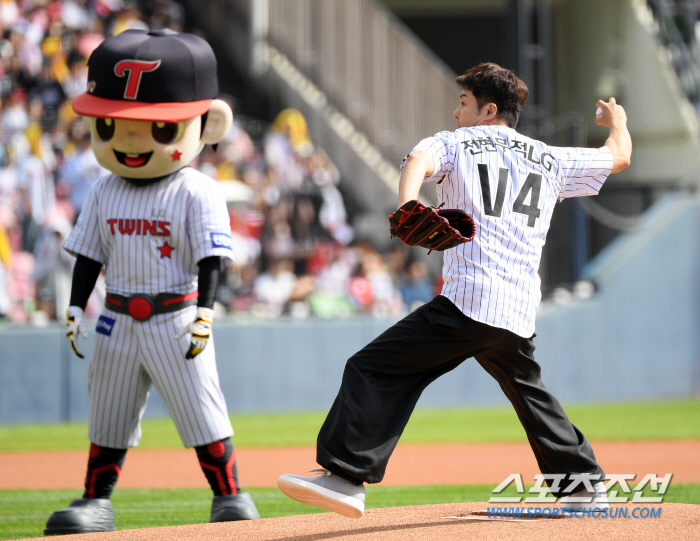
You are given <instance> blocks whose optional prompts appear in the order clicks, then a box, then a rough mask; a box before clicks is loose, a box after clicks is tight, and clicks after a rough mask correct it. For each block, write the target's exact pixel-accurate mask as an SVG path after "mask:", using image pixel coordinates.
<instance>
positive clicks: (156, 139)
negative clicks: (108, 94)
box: [83, 100, 233, 179]
mask: <svg viewBox="0 0 700 541" xmlns="http://www.w3.org/2000/svg"><path fill="white" fill-rule="evenodd" d="M83 118H84V119H85V123H86V124H87V125H88V128H89V129H90V134H91V136H92V150H93V152H94V153H95V157H96V158H97V162H98V163H99V164H100V165H101V166H102V167H104V168H105V169H108V170H110V171H111V172H112V173H115V174H117V175H119V176H122V177H125V178H135V179H149V178H157V177H163V176H165V175H169V174H170V173H174V172H175V171H177V170H179V169H182V168H183V167H184V166H186V165H187V164H188V163H190V162H191V161H192V160H194V159H195V158H196V157H197V155H199V153H200V152H201V151H202V149H203V148H204V145H205V143H206V144H210V145H213V144H215V143H218V142H219V141H221V140H222V139H223V138H224V137H225V136H226V134H227V133H228V131H229V129H230V128H231V124H232V122H233V114H232V113H231V108H230V107H229V106H228V104H227V103H225V102H223V101H221V100H212V102H211V107H210V109H209V113H208V115H207V120H206V124H205V126H204V130H202V117H201V116H197V117H195V118H190V119H188V120H181V121H179V122H168V121H158V120H128V119H123V118H94V117H83Z"/></svg>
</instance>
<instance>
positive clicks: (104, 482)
mask: <svg viewBox="0 0 700 541" xmlns="http://www.w3.org/2000/svg"><path fill="white" fill-rule="evenodd" d="M125 457H126V449H111V448H109V447H100V446H99V445H95V444H94V443H93V444H91V445H90V459H89V460H88V469H87V475H86V476H85V492H84V493H83V497H82V498H80V499H77V500H73V501H72V502H71V504H70V506H69V507H67V508H66V509H59V510H58V511H56V512H54V513H53V514H52V515H51V517H49V520H48V522H47V523H46V529H45V530H44V535H66V534H75V533H90V532H111V531H114V529H115V528H114V511H113V509H112V502H111V501H109V497H110V496H111V495H112V491H113V490H114V485H116V484H117V479H119V474H120V473H121V469H122V465H123V464H124V458H125Z"/></svg>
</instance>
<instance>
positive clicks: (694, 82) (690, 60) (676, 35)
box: [647, 0, 700, 115]
mask: <svg viewBox="0 0 700 541" xmlns="http://www.w3.org/2000/svg"><path fill="white" fill-rule="evenodd" d="M692 4H693V2H692V1H691V2H689V1H688V0H680V1H679V0H676V1H673V2H669V1H668V0H647V6H648V7H649V9H650V10H651V12H652V14H653V16H654V20H655V21H656V24H657V25H658V38H659V41H660V42H661V43H662V45H664V46H665V47H666V50H667V51H668V57H669V61H670V63H671V65H672V66H673V69H674V70H675V72H676V75H677V76H678V79H679V81H680V85H681V88H682V89H683V92H684V93H685V95H686V97H687V98H688V100H690V102H691V103H692V104H693V106H694V107H695V110H696V112H697V113H698V114H699V115H700V45H699V44H698V39H697V37H696V35H695V30H694V28H695V25H697V24H698V16H699V13H698V7H697V4H696V3H695V6H694V7H695V11H694V13H693V10H692ZM688 6H691V9H690V10H688Z"/></svg>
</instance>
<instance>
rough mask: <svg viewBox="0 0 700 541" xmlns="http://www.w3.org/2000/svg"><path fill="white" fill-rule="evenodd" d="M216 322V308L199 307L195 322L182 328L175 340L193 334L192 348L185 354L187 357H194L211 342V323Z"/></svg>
mask: <svg viewBox="0 0 700 541" xmlns="http://www.w3.org/2000/svg"><path fill="white" fill-rule="evenodd" d="M213 322H214V310H210V309H209V308H203V307H201V306H199V307H197V317H196V318H195V320H194V322H192V323H190V324H189V325H187V326H186V327H185V328H184V329H182V330H181V331H180V332H179V333H177V335H175V337H174V338H175V340H179V339H180V338H182V337H183V336H185V335H186V334H192V341H191V342H190V348H189V349H188V350H187V353H186V354H185V359H187V360H189V359H194V358H195V357H196V356H197V355H199V354H200V353H202V351H204V348H205V347H207V344H208V343H209V337H210V336H211V324H212V323H213Z"/></svg>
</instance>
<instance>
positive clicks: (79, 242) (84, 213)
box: [63, 180, 106, 265]
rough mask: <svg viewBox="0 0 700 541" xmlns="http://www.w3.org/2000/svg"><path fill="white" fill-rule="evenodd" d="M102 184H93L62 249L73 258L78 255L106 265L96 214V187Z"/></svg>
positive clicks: (97, 214) (98, 182)
mask: <svg viewBox="0 0 700 541" xmlns="http://www.w3.org/2000/svg"><path fill="white" fill-rule="evenodd" d="M101 185H102V183H101V182H100V181H99V180H98V181H97V182H93V184H92V186H90V189H89V190H88V193H87V196H86V197H85V202H84V203H83V206H82V209H81V212H80V216H78V222H77V223H76V224H75V227H74V228H73V231H72V232H71V234H70V236H69V237H68V239H67V240H66V242H65V243H64V245H63V249H64V250H65V251H66V252H68V253H69V254H71V255H72V256H74V257H78V256H79V255H82V256H85V257H87V258H90V259H92V260H94V261H97V262H99V263H102V264H103V265H104V264H105V263H106V261H105V255H104V251H103V250H102V241H101V240H100V224H99V218H98V216H99V213H98V195H97V193H98V186H101Z"/></svg>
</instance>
